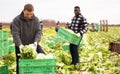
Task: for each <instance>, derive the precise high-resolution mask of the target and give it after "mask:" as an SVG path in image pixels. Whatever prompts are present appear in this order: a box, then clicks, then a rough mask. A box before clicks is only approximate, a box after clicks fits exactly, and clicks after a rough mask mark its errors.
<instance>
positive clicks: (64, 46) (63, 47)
mask: <svg viewBox="0 0 120 74" xmlns="http://www.w3.org/2000/svg"><path fill="white" fill-rule="evenodd" d="M69 45H70V44H69V43H65V44H63V46H62V49H63V50H64V51H67V50H69V49H70V47H69Z"/></svg>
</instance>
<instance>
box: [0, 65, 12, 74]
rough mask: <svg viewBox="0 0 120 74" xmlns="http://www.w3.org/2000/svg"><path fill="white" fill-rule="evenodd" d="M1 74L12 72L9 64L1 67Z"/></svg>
mask: <svg viewBox="0 0 120 74" xmlns="http://www.w3.org/2000/svg"><path fill="white" fill-rule="evenodd" d="M0 74H10V73H9V70H8V65H5V66H2V67H0Z"/></svg>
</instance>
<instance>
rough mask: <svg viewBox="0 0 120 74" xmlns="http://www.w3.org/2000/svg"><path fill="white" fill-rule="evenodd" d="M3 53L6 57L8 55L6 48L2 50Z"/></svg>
mask: <svg viewBox="0 0 120 74" xmlns="http://www.w3.org/2000/svg"><path fill="white" fill-rule="evenodd" d="M3 52H4V55H7V54H8V53H9V50H8V48H3ZM4 55H3V56H4Z"/></svg>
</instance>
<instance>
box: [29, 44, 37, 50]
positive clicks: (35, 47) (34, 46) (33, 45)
mask: <svg viewBox="0 0 120 74" xmlns="http://www.w3.org/2000/svg"><path fill="white" fill-rule="evenodd" d="M29 46H30V47H33V48H34V49H35V50H36V49H37V42H34V43H32V44H29Z"/></svg>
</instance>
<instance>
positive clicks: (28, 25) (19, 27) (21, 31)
mask: <svg viewBox="0 0 120 74" xmlns="http://www.w3.org/2000/svg"><path fill="white" fill-rule="evenodd" d="M11 33H12V36H13V40H14V43H15V49H16V50H15V51H16V58H17V59H16V61H17V70H16V72H17V74H19V69H18V68H19V66H18V65H19V64H18V61H19V58H20V57H19V56H18V54H19V53H22V51H21V48H23V47H24V45H29V44H31V45H32V46H34V47H35V48H36V51H37V52H38V53H44V52H43V50H42V49H41V47H40V45H38V43H39V41H40V38H41V34H42V31H41V25H40V22H39V20H38V18H37V17H36V16H35V15H34V7H33V6H32V4H26V5H25V6H24V9H23V11H22V13H21V14H20V15H18V16H17V17H15V19H14V20H13V22H12V23H11Z"/></svg>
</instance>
